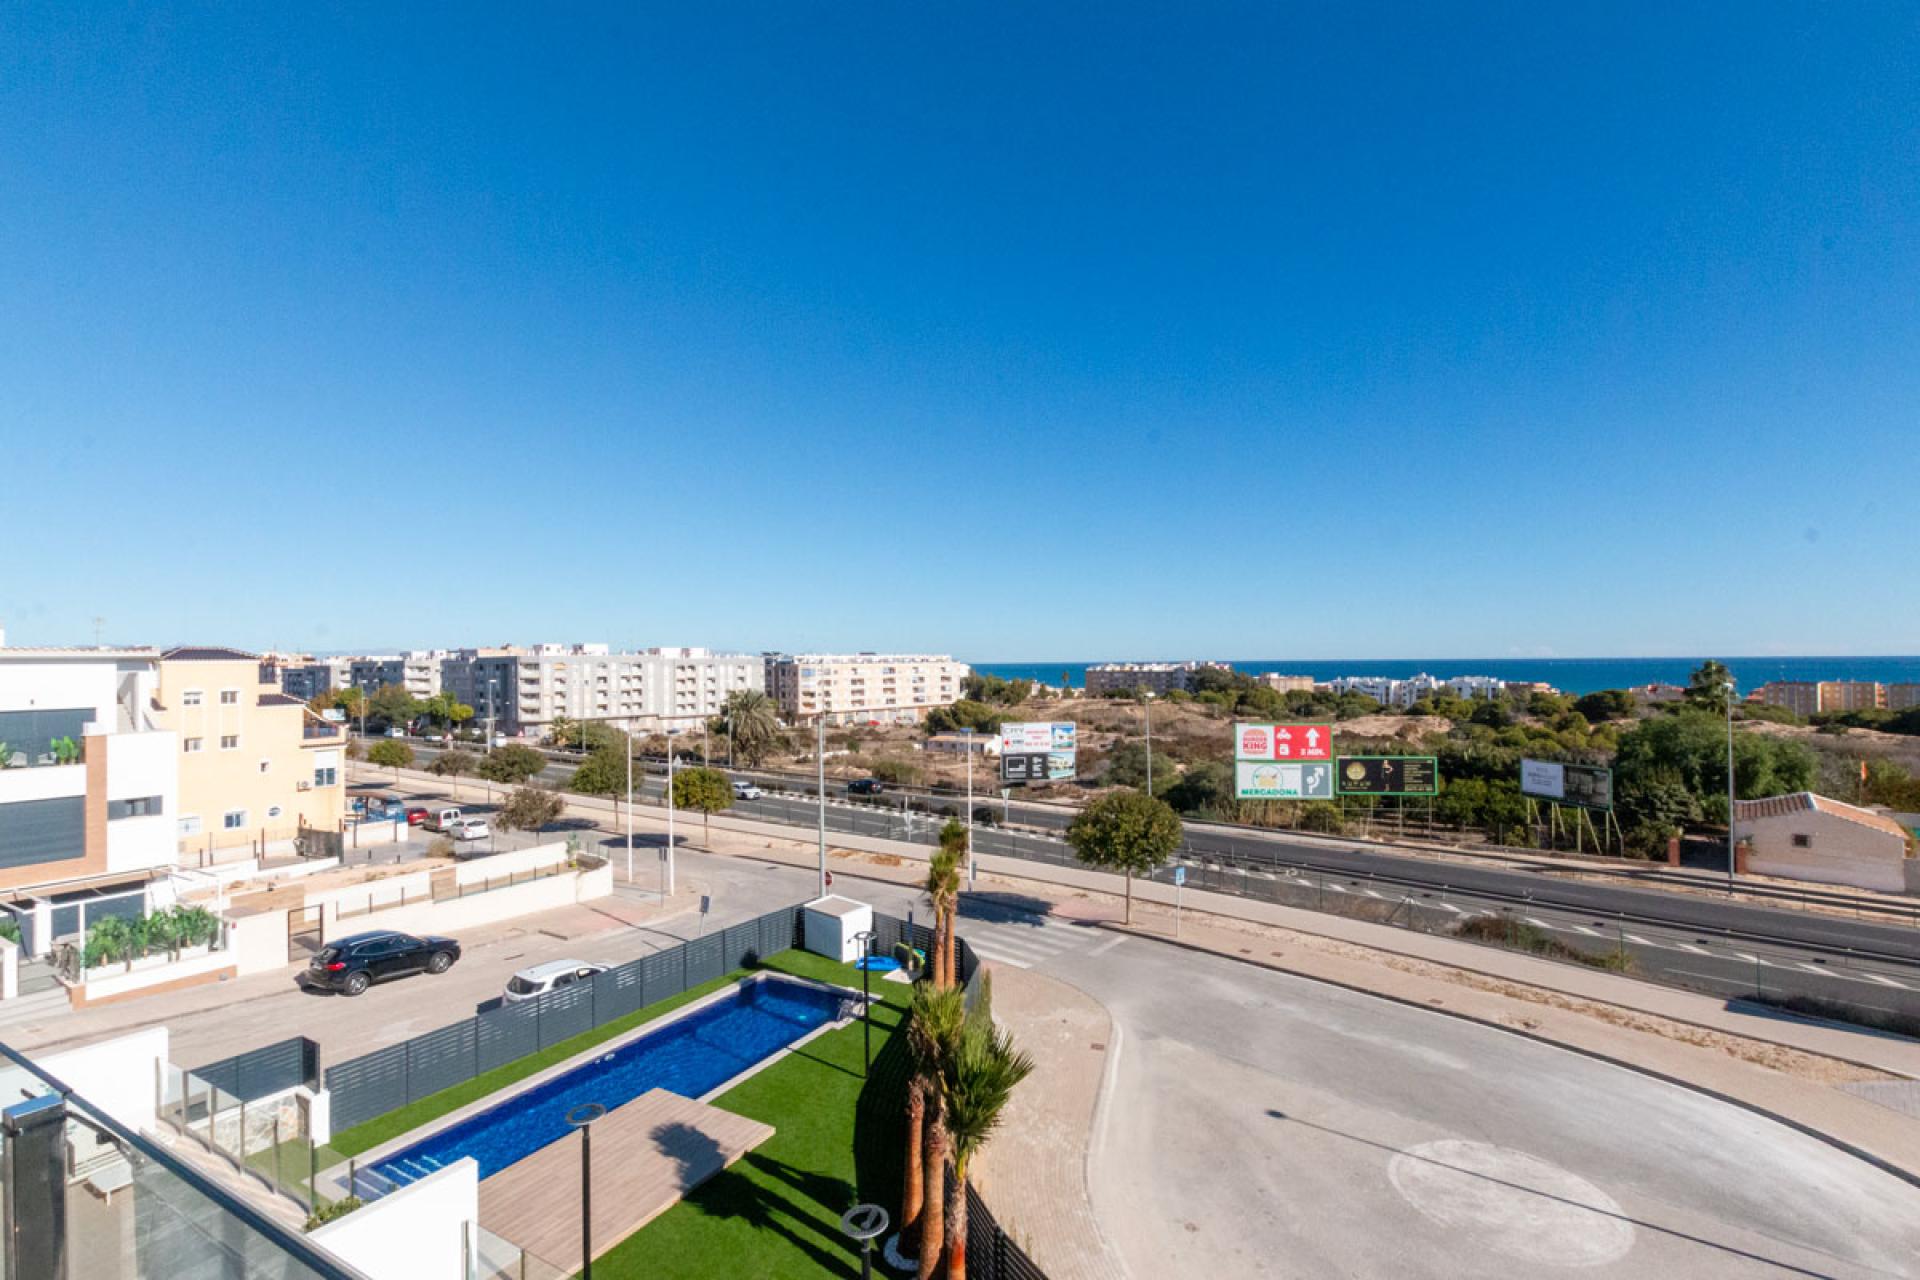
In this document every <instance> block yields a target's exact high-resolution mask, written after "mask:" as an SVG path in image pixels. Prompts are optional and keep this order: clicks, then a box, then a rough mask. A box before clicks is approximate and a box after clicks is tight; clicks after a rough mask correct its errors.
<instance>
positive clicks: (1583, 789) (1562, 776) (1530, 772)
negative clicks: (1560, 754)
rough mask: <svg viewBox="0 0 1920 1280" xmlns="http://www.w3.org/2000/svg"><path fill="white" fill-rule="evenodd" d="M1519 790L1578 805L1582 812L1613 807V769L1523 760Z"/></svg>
mask: <svg viewBox="0 0 1920 1280" xmlns="http://www.w3.org/2000/svg"><path fill="white" fill-rule="evenodd" d="M1520 791H1521V794H1523V795H1529V796H1532V797H1534V798H1535V799H1536V800H1551V801H1553V802H1554V803H1555V804H1571V805H1578V806H1579V807H1580V808H1582V809H1611V808H1613V770H1611V769H1603V768H1601V767H1600V766H1599V765H1592V764H1560V763H1558V762H1556V761H1553V760H1522V761H1521V762H1520Z"/></svg>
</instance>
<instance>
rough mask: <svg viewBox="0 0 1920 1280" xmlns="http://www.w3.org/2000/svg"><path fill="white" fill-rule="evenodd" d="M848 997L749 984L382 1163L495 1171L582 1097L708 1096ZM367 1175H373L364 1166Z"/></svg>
mask: <svg viewBox="0 0 1920 1280" xmlns="http://www.w3.org/2000/svg"><path fill="white" fill-rule="evenodd" d="M843 999H844V997H842V996H841V995H840V994H838V993H837V992H831V991H823V990H821V989H819V988H817V987H809V986H802V985H801V984H799V983H795V982H781V981H779V980H777V979H767V980H763V981H760V982H750V983H746V984H744V985H743V986H742V987H741V988H740V989H739V990H738V991H736V992H735V993H734V994H733V995H731V996H729V997H728V998H726V999H725V1000H719V1001H716V1002H714V1003H713V1004H711V1005H708V1006H707V1007H706V1008H704V1009H701V1010H699V1011H698V1012H696V1013H691V1014H688V1015H686V1016H685V1017H683V1018H680V1019H678V1020H677V1021H674V1022H671V1023H669V1024H667V1025H666V1026H664V1027H662V1028H660V1029H659V1030H658V1031H653V1032H649V1033H648V1034H646V1035H644V1036H641V1037H640V1038H639V1039H638V1040H633V1041H630V1042H629V1043H627V1044H624V1045H622V1046H620V1047H619V1048H618V1049H614V1050H611V1051H609V1052H608V1053H606V1054H605V1055H603V1056H601V1057H599V1058H596V1059H594V1060H593V1061H592V1062H587V1063H582V1064H581V1065H580V1066H578V1067H575V1068H574V1069H573V1070H572V1071H569V1072H567V1073H565V1074H564V1075H559V1076H555V1077H554V1078H553V1079H551V1080H549V1081H547V1082H546V1083H545V1084H542V1085H539V1086H537V1087H535V1088H532V1089H529V1090H527V1091H526V1092H525V1093H519V1094H515V1095H514V1096H513V1097H511V1098H508V1099H507V1100H506V1101H504V1102H502V1103H500V1104H499V1105H497V1106H495V1107H492V1108H490V1109H488V1110H486V1111H482V1112H480V1113H479V1114H477V1115H473V1116H469V1117H468V1118H467V1119H465V1120H462V1121H461V1122H460V1123H459V1124H456V1125H452V1126H450V1127H448V1128H446V1129H442V1130H441V1131H440V1132H439V1133H436V1134H434V1135H433V1136H432V1137H430V1138H423V1139H422V1140H420V1141H419V1142H416V1143H414V1144H413V1145H412V1146H410V1147H407V1148H406V1149H404V1150H402V1151H398V1152H395V1153H394V1154H393V1155H391V1156H388V1157H387V1158H386V1159H385V1160H382V1161H381V1162H380V1163H379V1164H377V1165H374V1166H372V1170H373V1171H374V1172H376V1173H378V1174H380V1175H382V1176H384V1177H385V1178H386V1179H387V1180H389V1181H391V1182H393V1183H395V1184H399V1185H404V1184H406V1183H409V1182H412V1181H414V1180H415V1179H417V1178H422V1177H425V1176H426V1175H427V1174H429V1173H432V1172H433V1171H434V1170H435V1169H438V1168H440V1167H441V1166H443V1165H447V1164H451V1163H452V1162H453V1161H455V1160H458V1159H460V1158H461V1157H462V1156H472V1157H473V1158H474V1159H475V1160H476V1161H478V1162H479V1165H480V1176H481V1177H482V1178H485V1177H488V1176H489V1175H492V1174H495V1173H498V1172H500V1170H502V1169H504V1168H506V1167H507V1166H508V1165H510V1164H513V1163H514V1162H515V1161H518V1160H523V1159H525V1158H526V1157H527V1156H530V1155H532V1154H533V1153H534V1152H536V1151H538V1150H539V1149H540V1148H542V1147H544V1146H546V1145H547V1144H548V1143H550V1142H555V1141H558V1140H559V1139H561V1138H564V1137H565V1136H566V1135H567V1134H568V1133H569V1132H570V1130H569V1129H568V1127H567V1121H566V1116H567V1112H568V1111H570V1110H572V1109H573V1108H574V1107H576V1106H578V1105H580V1104H581V1103H583V1102H597V1103H599V1104H600V1105H601V1106H603V1107H605V1108H606V1109H607V1110H609V1111H612V1110H613V1109H614V1108H615V1107H618V1106H621V1105H623V1104H625V1103H628V1102H631V1101H633V1100H634V1099H635V1098H637V1097H639V1096H640V1095H641V1094H643V1093H645V1092H646V1091H647V1090H649V1089H670V1090H672V1091H673V1092H674V1093H677V1094H680V1095H682V1096H683V1097H688V1098H698V1097H700V1096H701V1095H702V1094H705V1093H707V1092H709V1091H710V1090H712V1089H714V1088H716V1087H717V1086H719V1085H720V1084H722V1083H724V1082H725V1081H727V1080H729V1079H731V1078H732V1077H734V1076H736V1075H739V1074H740V1073H741V1072H742V1071H745V1070H746V1069H747V1068H748V1067H751V1066H753V1065H754V1064H755V1063H757V1062H759V1061H760V1060H761V1059H763V1058H766V1057H768V1056H769V1055H771V1054H773V1053H775V1052H777V1051H778V1050H780V1049H784V1048H785V1047H786V1046H788V1045H790V1044H792V1043H793V1042H794V1041H795V1040H798V1039H799V1038H800V1037H802V1036H804V1035H806V1034H807V1033H808V1032H809V1031H812V1030H813V1029H814V1028H816V1027H821V1026H825V1025H826V1024H827V1023H829V1022H831V1021H833V1020H834V1018H835V1017H837V1016H838V1015H839V1012H840V1005H841V1001H842V1000H843ZM361 1176H362V1179H363V1180H365V1172H364V1171H363V1173H362V1175H361ZM376 1187H377V1184H376ZM367 1189H369V1190H372V1189H376V1188H367ZM364 1193H365V1192H364V1190H363V1194H364Z"/></svg>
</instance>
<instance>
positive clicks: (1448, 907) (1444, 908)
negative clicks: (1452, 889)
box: [1436, 902, 1460, 915]
mask: <svg viewBox="0 0 1920 1280" xmlns="http://www.w3.org/2000/svg"><path fill="white" fill-rule="evenodd" d="M1436 905H1437V906H1439V908H1440V909H1441V910H1442V911H1451V912H1453V914H1455V915H1459V914H1460V908H1458V907H1456V906H1454V905H1453V904H1452V903H1451V902H1442V903H1438V904H1436Z"/></svg>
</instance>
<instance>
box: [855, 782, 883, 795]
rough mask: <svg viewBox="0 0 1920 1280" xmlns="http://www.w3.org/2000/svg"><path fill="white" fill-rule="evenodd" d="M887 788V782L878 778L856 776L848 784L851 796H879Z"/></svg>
mask: <svg viewBox="0 0 1920 1280" xmlns="http://www.w3.org/2000/svg"><path fill="white" fill-rule="evenodd" d="M886 789H887V784H886V783H884V782H882V781H880V779H878V778H855V779H854V780H853V781H852V782H849V783H848V784H847V794H848V795H850V796H877V795H879V794H880V793H881V792H883V791H885V790H886Z"/></svg>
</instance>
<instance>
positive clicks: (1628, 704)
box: [1573, 689, 1636, 724]
mask: <svg viewBox="0 0 1920 1280" xmlns="http://www.w3.org/2000/svg"><path fill="white" fill-rule="evenodd" d="M1635 707H1636V704H1635V702H1634V700H1633V694H1632V693H1630V692H1628V691H1627V690H1625V689H1601V690H1599V691H1598V692H1595V693H1587V694H1582V695H1581V696H1580V697H1578V698H1576V699H1574V703H1573V709H1574V710H1575V711H1578V712H1579V713H1580V714H1581V715H1583V716H1585V717H1586V718H1587V721H1588V722H1589V723H1591V724H1601V723H1604V722H1605V721H1608V720H1630V719H1632V718H1633V713H1634V710H1635Z"/></svg>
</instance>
